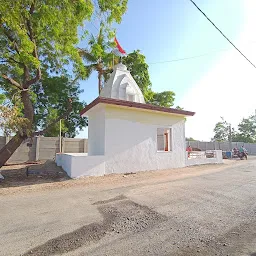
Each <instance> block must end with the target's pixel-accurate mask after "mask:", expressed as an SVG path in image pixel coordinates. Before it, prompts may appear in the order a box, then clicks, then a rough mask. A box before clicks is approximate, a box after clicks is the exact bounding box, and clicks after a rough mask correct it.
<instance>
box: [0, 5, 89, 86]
mask: <svg viewBox="0 0 256 256" xmlns="http://www.w3.org/2000/svg"><path fill="white" fill-rule="evenodd" d="M92 12H93V5H92V3H91V1H82V0H79V1H71V0H70V1H58V0H53V1H46V0H38V1H34V0H17V1H3V0H0V13H1V18H0V19H1V24H2V26H1V29H0V45H1V47H0V48H1V50H0V51H1V56H3V60H4V61H5V63H3V64H2V67H1V73H2V74H7V75H8V76H11V77H12V78H13V79H16V81H17V82H18V81H20V79H21V78H22V79H26V80H28V81H29V80H30V77H34V76H35V73H37V72H38V69H39V68H40V66H44V67H45V68H49V69H50V70H51V71H57V70H60V69H62V68H63V64H68V63H69V62H70V61H73V63H74V67H75V69H76V70H77V71H78V70H79V71H80V72H82V73H84V69H83V65H82V60H81V58H80V56H79V54H78V51H77V49H76V47H75V46H76V44H77V43H78V31H77V28H78V26H79V25H82V24H83V21H84V20H85V19H89V18H90V17H91V14H92ZM25 67H26V70H25Z"/></svg>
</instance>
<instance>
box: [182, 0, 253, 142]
mask: <svg viewBox="0 0 256 256" xmlns="http://www.w3.org/2000/svg"><path fill="white" fill-rule="evenodd" d="M243 4H244V12H245V13H244V17H245V19H246V20H245V23H244V29H243V31H242V33H241V35H240V38H239V40H237V42H234V43H235V45H237V46H238V48H239V49H240V50H241V51H242V52H243V53H244V54H245V56H247V57H248V58H249V59H250V60H251V61H252V62H253V63H254V64H255V65H256V31H255V24H256V16H255V9H256V3H255V1H254V0H245V1H244V2H243ZM245 42H249V43H247V44H245ZM253 42H254V43H253ZM255 98H256V69H255V68H254V67H252V66H251V65H250V63H248V62H247V61H246V60H245V59H244V57H242V56H241V55H240V54H239V53H238V52H237V51H235V50H231V51H228V52H227V53H225V54H224V55H223V56H222V57H221V59H220V61H219V62H218V63H217V65H215V66H214V67H213V68H212V69H211V70H210V71H209V72H208V73H207V74H205V75H204V76H203V77H202V78H201V80H200V81H199V82H198V83H197V84H195V85H194V86H193V87H192V89H190V90H189V91H188V92H187V94H186V95H185V96H184V97H183V98H182V99H181V100H180V102H179V103H178V105H180V106H183V107H184V108H185V109H188V110H192V111H195V112H196V115H195V116H194V117H191V118H189V119H188V121H187V126H186V135H187V136H191V137H194V138H196V139H200V140H209V139H210V138H211V137H212V136H213V128H214V125H215V124H216V122H218V121H219V120H220V116H223V117H224V118H225V119H226V120H227V121H228V122H230V123H231V124H232V125H234V126H236V125H237V124H238V123H239V122H240V120H241V119H242V118H243V117H247V116H249V115H250V114H253V113H254V111H255V109H256V100H255Z"/></svg>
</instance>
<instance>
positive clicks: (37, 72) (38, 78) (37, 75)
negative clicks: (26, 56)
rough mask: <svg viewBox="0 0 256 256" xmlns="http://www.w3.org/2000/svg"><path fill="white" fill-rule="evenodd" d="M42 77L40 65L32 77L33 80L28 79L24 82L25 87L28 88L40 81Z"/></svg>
mask: <svg viewBox="0 0 256 256" xmlns="http://www.w3.org/2000/svg"><path fill="white" fill-rule="evenodd" d="M41 77H42V74H41V69H40V67H39V68H38V69H37V71H36V76H35V77H34V78H32V79H31V80H29V81H26V83H25V84H24V88H28V87H29V86H30V85H32V84H34V83H36V82H37V81H39V80H40V79H41Z"/></svg>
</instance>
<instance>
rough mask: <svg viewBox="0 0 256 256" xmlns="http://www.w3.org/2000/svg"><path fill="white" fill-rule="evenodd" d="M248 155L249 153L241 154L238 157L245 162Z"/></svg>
mask: <svg viewBox="0 0 256 256" xmlns="http://www.w3.org/2000/svg"><path fill="white" fill-rule="evenodd" d="M247 155H248V153H245V152H239V154H238V157H239V158H240V159H241V160H244V159H246V160H247Z"/></svg>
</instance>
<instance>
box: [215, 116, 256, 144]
mask: <svg viewBox="0 0 256 256" xmlns="http://www.w3.org/2000/svg"><path fill="white" fill-rule="evenodd" d="M229 129H230V128H229V124H228V123H227V122H226V121H225V120H224V119H223V117H222V121H221V122H218V123H217V124H216V125H215V128H214V133H215V134H214V138H213V140H215V141H228V140H229V135H230V134H229V133H230V131H229ZM231 137H232V141H234V142H244V143H255V142H256V118H255V116H249V117H248V118H243V119H242V121H241V122H240V123H239V124H238V131H235V129H234V128H232V131H231Z"/></svg>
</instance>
